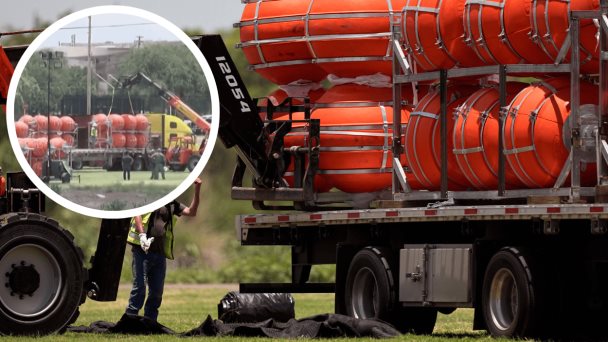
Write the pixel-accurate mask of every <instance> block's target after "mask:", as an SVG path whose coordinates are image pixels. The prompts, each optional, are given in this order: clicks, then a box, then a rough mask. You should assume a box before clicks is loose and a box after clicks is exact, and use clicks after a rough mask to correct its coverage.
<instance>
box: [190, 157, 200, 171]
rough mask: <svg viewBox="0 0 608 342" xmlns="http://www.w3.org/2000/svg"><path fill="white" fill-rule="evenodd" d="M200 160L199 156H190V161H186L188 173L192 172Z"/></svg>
mask: <svg viewBox="0 0 608 342" xmlns="http://www.w3.org/2000/svg"><path fill="white" fill-rule="evenodd" d="M200 159H201V156H191V157H190V159H188V171H190V172H192V170H194V168H195V167H196V164H198V161H199V160H200Z"/></svg>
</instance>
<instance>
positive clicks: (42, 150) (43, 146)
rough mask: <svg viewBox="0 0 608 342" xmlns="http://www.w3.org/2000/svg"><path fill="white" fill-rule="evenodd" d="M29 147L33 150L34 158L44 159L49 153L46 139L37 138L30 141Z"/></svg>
mask: <svg viewBox="0 0 608 342" xmlns="http://www.w3.org/2000/svg"><path fill="white" fill-rule="evenodd" d="M28 147H29V148H30V149H31V150H32V156H34V157H37V158H40V157H44V156H45V155H46V153H47V151H48V140H47V139H46V138H35V139H31V140H30V141H28Z"/></svg>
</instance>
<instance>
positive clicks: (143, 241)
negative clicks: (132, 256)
mask: <svg viewBox="0 0 608 342" xmlns="http://www.w3.org/2000/svg"><path fill="white" fill-rule="evenodd" d="M152 241H154V237H151V238H149V239H148V238H147V236H146V233H141V234H139V245H140V246H141V249H143V250H144V252H146V253H148V250H149V249H150V245H151V244H152Z"/></svg>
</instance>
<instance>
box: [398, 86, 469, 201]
mask: <svg viewBox="0 0 608 342" xmlns="http://www.w3.org/2000/svg"><path fill="white" fill-rule="evenodd" d="M477 89H478V88H477V87H474V86H468V85H449V86H448V88H447V98H448V106H447V112H446V114H447V119H448V120H447V123H448V125H447V130H448V136H449V134H451V133H452V131H453V129H454V115H453V114H452V113H453V112H454V108H456V107H457V106H459V105H460V104H462V103H463V102H464V101H465V100H466V98H467V97H468V96H469V95H471V94H472V93H473V92H475V91H476V90H477ZM440 112H441V98H440V96H439V89H438V88H435V89H432V90H431V91H430V92H429V93H428V94H427V95H426V96H425V97H423V98H422V99H421V100H420V102H419V103H418V105H417V106H416V108H415V109H414V110H413V111H412V113H411V114H410V120H409V122H408V125H407V129H406V130H405V143H404V146H405V155H406V157H407V165H408V166H409V167H410V169H411V171H412V173H413V176H414V177H415V179H416V180H417V181H418V184H420V187H418V186H416V184H415V183H414V184H413V185H414V186H412V188H414V189H427V190H438V189H439V188H440V187H441V128H440V120H439V118H440ZM447 145H448V169H449V173H448V180H449V189H451V190H460V189H465V188H466V187H467V186H468V185H469V184H468V182H467V179H466V177H465V176H464V175H463V174H462V172H460V169H459V168H458V165H457V162H456V157H455V156H454V154H453V153H452V150H453V146H452V139H448V141H447Z"/></svg>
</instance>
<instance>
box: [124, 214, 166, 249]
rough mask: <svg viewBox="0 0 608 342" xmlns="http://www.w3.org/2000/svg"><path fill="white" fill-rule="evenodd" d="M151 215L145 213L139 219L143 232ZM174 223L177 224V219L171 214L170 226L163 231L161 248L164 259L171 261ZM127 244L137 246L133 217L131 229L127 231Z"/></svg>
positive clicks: (136, 233) (137, 236) (137, 239)
mask: <svg viewBox="0 0 608 342" xmlns="http://www.w3.org/2000/svg"><path fill="white" fill-rule="evenodd" d="M151 215H152V213H147V214H145V215H143V216H142V217H141V224H142V226H143V227H144V231H146V227H147V226H148V221H149V220H150V216H151ZM175 222H177V217H175V215H173V212H171V224H170V225H168V227H166V228H167V229H165V236H164V238H165V243H164V246H163V252H164V254H165V257H166V258H167V259H170V260H173V227H175ZM127 242H128V243H130V244H132V245H136V246H139V233H138V232H137V226H136V225H135V217H134V218H132V219H131V229H130V230H129V235H128V237H127Z"/></svg>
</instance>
